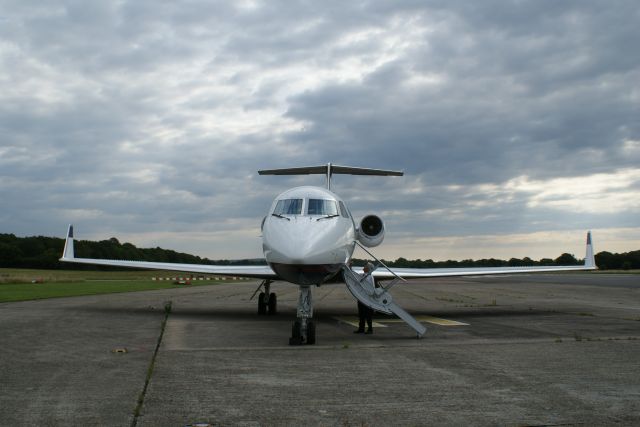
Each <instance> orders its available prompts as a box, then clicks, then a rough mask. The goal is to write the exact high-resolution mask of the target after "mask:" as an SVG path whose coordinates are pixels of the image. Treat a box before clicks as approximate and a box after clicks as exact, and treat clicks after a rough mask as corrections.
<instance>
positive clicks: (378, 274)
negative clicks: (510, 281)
mask: <svg viewBox="0 0 640 427" xmlns="http://www.w3.org/2000/svg"><path fill="white" fill-rule="evenodd" d="M597 268H598V267H596V262H595V258H594V255H593V244H592V242H591V232H588V233H587V249H586V256H585V259H584V264H582V265H550V266H536V267H465V268H390V270H391V271H392V272H393V273H392V272H391V271H389V270H388V269H385V268H378V269H376V270H375V271H374V272H373V277H375V278H377V279H392V278H394V277H396V276H399V277H401V278H403V279H418V278H426V277H452V276H482V275H493V274H521V273H540V272H554V271H584V270H597ZM354 271H356V272H358V273H362V268H354ZM394 273H395V274H394Z"/></svg>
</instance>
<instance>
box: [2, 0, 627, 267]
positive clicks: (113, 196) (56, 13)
mask: <svg viewBox="0 0 640 427" xmlns="http://www.w3.org/2000/svg"><path fill="white" fill-rule="evenodd" d="M639 13H640V12H639V11H638V8H637V5H636V4H635V2H632V1H628V2H625V1H621V2H615V3H607V2H584V1H579V2H577V1H576V2H553V1H541V2H538V1H532V2H519V1H518V2H483V3H477V2H463V1H460V2H456V1H453V2H451V1H446V2H430V3H428V4H427V5H425V4H424V3H423V2H403V3H402V4H397V2H357V3H353V2H348V3H344V2H328V3H327V2H323V3H318V2H306V3H305V2H300V3H291V2H278V3H276V2H268V3H259V2H258V3H257V7H256V8H255V9H251V8H249V9H243V8H242V7H239V6H238V5H237V4H234V3H211V2H205V1H202V2H189V3H182V2H174V3H169V4H159V3H157V2H145V1H136V2H102V3H87V2H72V1H67V2H60V3H57V4H55V5H52V4H39V5H35V4H26V3H24V2H10V1H6V2H4V7H3V11H2V21H1V22H0V36H1V37H2V38H3V40H4V44H3V45H1V46H0V135H1V139H0V197H1V198H2V200H3V212H2V213H1V214H0V221H1V223H0V232H15V233H18V234H49V235H52V234H60V227H61V225H60V224H63V226H62V227H63V228H64V224H65V223H66V222H67V221H68V216H70V215H71V216H73V215H75V217H76V218H78V220H79V221H81V222H82V223H83V225H84V228H85V229H92V230H93V231H94V232H103V233H110V234H113V235H115V234H117V233H118V232H121V233H125V234H126V233H135V232H139V233H151V232H153V231H157V230H159V229H164V230H171V231H194V230H202V231H203V232H211V231H216V230H228V229H229V227H232V226H233V225H232V224H230V223H229V221H228V220H227V219H228V218H229V217H231V218H234V219H237V220H238V221H244V222H246V223H252V221H254V222H256V224H257V223H259V220H260V218H261V217H262V215H263V214H264V211H265V209H266V208H267V207H268V206H269V204H270V202H271V199H272V197H274V196H275V195H276V194H278V192H279V191H281V190H283V189H284V188H286V187H287V186H288V185H299V184H308V183H311V184H318V185H321V184H322V178H321V177H298V178H281V177H257V176H256V170H257V169H260V168H271V167H280V166H296V165H307V164H318V163H324V162H334V163H342V164H352V165H356V166H370V167H385V168H394V169H404V170H405V171H406V172H407V177H406V178H403V179H394V180H385V179H376V178H367V179H362V178H354V177H336V178H335V188H336V189H337V191H339V192H340V193H341V194H342V195H343V196H344V197H345V199H346V200H352V203H351V207H352V209H353V211H354V212H355V213H357V214H358V215H361V214H363V213H365V212H370V211H374V212H379V211H381V210H384V211H388V212H390V216H389V217H388V222H389V225H390V227H391V228H392V229H393V230H395V231H396V232H397V233H399V235H400V236H406V235H411V234H412V233H413V234H415V235H422V236H426V235H429V236H434V235H438V236H448V235H449V236H451V235H464V234H465V233H467V234H472V233H476V234H477V233H482V232H486V233H501V232H505V233H509V232H524V231H531V230H553V229H563V228H565V227H568V226H569V224H571V227H582V226H585V227H586V226H594V225H601V226H605V225H607V224H609V225H611V224H615V226H620V227H621V226H629V227H637V226H638V221H637V212H634V211H633V210H632V209H627V210H621V211H619V212H616V213H591V214H588V215H587V214H584V213H580V212H576V213H574V214H570V213H567V212H563V213H562V218H561V221H559V220H558V215H559V214H558V210H555V209H551V208H549V207H537V208H532V207H531V206H530V205H528V203H527V200H528V199H527V197H526V196H525V195H523V194H517V195H516V196H514V198H513V199H510V200H500V201H499V202H496V203H495V204H492V203H487V202H491V201H492V200H491V197H492V196H491V195H486V194H482V193H472V190H469V189H470V188H471V189H472V188H473V186H474V185H477V184H481V183H493V184H496V185H501V184H503V183H505V182H507V181H509V180H511V179H513V178H514V177H518V176H523V175H526V176H529V177H530V178H531V179H551V178H555V177H563V176H583V175H590V174H593V173H610V174H612V173H615V172H616V171H618V170H621V169H624V168H637V165H638V162H639V161H640V149H633V148H631V149H630V148H629V147H628V146H625V141H628V140H640V121H639V120H638V117H640V111H638V110H639V108H638V105H639V102H638V85H637V82H638V81H640V67H639V65H640V54H639V53H638V50H637V48H636V46H637V45H638V44H640V40H638V39H639V38H640V35H639V34H640V33H639V32H638V31H637V29H636V27H637V22H638V21H639V19H638V18H640V16H638V14H639ZM366 31H369V33H366ZM358 32H360V34H367V36H362V35H361V37H360V38H359V39H357V38H353V39H351V40H347V39H346V36H347V35H353V34H355V33H358ZM376 64H377V68H376ZM338 66H342V67H345V70H346V71H344V73H346V74H345V75H340V73H339V72H337V71H336V70H337V69H338ZM349 67H351V69H350V68H349ZM358 67H361V68H358ZM332 73H334V74H332ZM349 73H352V74H349ZM354 73H355V74H354ZM419 78H426V79H423V80H422V81H420V79H419ZM305 79H309V81H307V80H305ZM429 79H432V80H433V81H431V82H430V83H429ZM438 79H439V80H438ZM227 114H231V115H232V118H231V119H228V118H227V116H226V115H227ZM233 114H235V115H233ZM254 117H256V119H255V122H256V123H255V125H254V124H247V123H245V122H246V121H251V120H253V119H254ZM225 120H229V122H226V121H225ZM264 121H266V123H267V124H266V125H265V124H264V123H263V122H264ZM283 123H287V125H286V126H285V125H284V124H283ZM287 126H289V127H287ZM452 184H456V185H459V186H460V189H458V190H455V189H452V188H451V187H450V186H451V185H452ZM407 185H413V186H415V187H416V188H415V189H414V192H407V191H405V190H406V188H405V187H406V186H407ZM635 185H636V187H635V191H637V185H638V183H636V184H635ZM470 192H471V193H470ZM6 201H10V203H6ZM429 212H435V214H432V213H429ZM438 212H446V213H445V214H443V215H438V214H437V213H438ZM452 212H456V214H455V215H452V214H451V213H452ZM589 224H592V225H589ZM124 240H126V238H125V239H124ZM184 249H185V250H187V249H188V248H184ZM212 250H215V249H212ZM204 255H211V254H204ZM399 255H400V254H399Z"/></svg>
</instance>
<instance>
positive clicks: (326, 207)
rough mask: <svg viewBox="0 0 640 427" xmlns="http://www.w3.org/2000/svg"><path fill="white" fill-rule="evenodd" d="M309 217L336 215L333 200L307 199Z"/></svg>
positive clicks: (336, 208)
mask: <svg viewBox="0 0 640 427" xmlns="http://www.w3.org/2000/svg"><path fill="white" fill-rule="evenodd" d="M307 213H308V214H309V215H338V207H337V206H336V201H335V200H324V199H309V208H308V209H307Z"/></svg>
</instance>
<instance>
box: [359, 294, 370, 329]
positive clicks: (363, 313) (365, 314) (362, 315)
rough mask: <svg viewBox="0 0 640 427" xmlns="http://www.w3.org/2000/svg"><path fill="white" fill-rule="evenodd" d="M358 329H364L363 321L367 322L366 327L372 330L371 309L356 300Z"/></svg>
mask: <svg viewBox="0 0 640 427" xmlns="http://www.w3.org/2000/svg"><path fill="white" fill-rule="evenodd" d="M358 320H359V322H358V329H359V330H361V331H364V322H365V321H366V322H367V327H368V328H369V329H370V330H373V310H372V309H370V308H369V307H367V306H366V305H364V304H363V303H361V302H360V301H358Z"/></svg>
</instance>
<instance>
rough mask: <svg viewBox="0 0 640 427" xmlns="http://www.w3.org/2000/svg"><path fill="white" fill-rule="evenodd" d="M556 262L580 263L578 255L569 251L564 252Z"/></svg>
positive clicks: (560, 263)
mask: <svg viewBox="0 0 640 427" xmlns="http://www.w3.org/2000/svg"><path fill="white" fill-rule="evenodd" d="M554 262H555V263H556V265H578V264H579V262H578V260H577V259H576V257H574V256H573V255H571V254H568V253H564V254H562V255H560V256H559V257H558V258H556V259H555V260H554Z"/></svg>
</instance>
